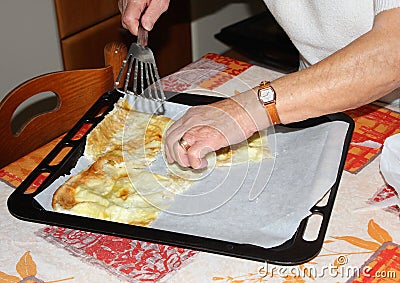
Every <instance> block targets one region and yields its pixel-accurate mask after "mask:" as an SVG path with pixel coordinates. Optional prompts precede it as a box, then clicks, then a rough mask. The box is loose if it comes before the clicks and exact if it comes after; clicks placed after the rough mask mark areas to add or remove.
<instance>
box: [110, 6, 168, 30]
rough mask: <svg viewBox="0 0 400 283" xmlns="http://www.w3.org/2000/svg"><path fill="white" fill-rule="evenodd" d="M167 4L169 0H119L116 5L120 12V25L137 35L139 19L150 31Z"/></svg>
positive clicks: (166, 7)
mask: <svg viewBox="0 0 400 283" xmlns="http://www.w3.org/2000/svg"><path fill="white" fill-rule="evenodd" d="M168 6H169V0H119V1H118V7H119V10H120V12H121V14H122V26H123V27H124V28H126V29H128V30H129V31H130V32H131V33H132V34H134V35H137V32H138V27H139V21H140V20H141V23H142V26H143V27H144V28H145V29H146V30H148V31H150V30H152V29H153V26H154V24H155V22H156V21H157V20H158V18H159V17H160V16H161V14H162V13H164V12H165V11H166V10H167V9H168Z"/></svg>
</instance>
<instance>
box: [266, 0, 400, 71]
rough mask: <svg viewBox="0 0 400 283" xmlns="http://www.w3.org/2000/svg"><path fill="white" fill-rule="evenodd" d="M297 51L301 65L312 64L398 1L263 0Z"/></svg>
mask: <svg viewBox="0 0 400 283" xmlns="http://www.w3.org/2000/svg"><path fill="white" fill-rule="evenodd" d="M264 2H265V4H266V5H267V7H268V9H269V10H270V11H271V13H272V14H273V15H274V17H275V19H276V20H277V22H278V23H279V24H280V25H281V26H282V28H283V29H284V30H285V32H286V33H287V34H288V36H289V38H290V39H291V40H292V42H293V44H294V45H295V46H296V48H297V49H298V50H299V52H300V58H301V61H300V68H301V69H302V68H305V67H308V66H310V65H313V64H315V63H317V62H319V61H321V60H322V59H324V58H326V57H327V56H329V55H331V54H332V53H334V52H336V51H337V50H339V49H341V48H343V47H345V46H346V45H348V44H349V43H350V42H352V41H353V40H355V39H357V38H358V37H360V36H361V35H363V34H364V33H366V32H368V31H370V30H371V28H372V25H373V22H374V17H375V15H377V14H379V13H380V12H382V11H384V10H388V9H392V8H397V7H400V0H334V1H332V0H264Z"/></svg>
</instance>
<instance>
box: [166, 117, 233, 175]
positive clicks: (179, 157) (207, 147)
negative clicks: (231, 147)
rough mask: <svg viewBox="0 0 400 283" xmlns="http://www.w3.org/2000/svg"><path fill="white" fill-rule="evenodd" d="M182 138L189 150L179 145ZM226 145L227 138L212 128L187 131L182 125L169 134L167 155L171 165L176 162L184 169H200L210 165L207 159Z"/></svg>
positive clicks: (198, 127)
mask: <svg viewBox="0 0 400 283" xmlns="http://www.w3.org/2000/svg"><path fill="white" fill-rule="evenodd" d="M178 122H179V121H178ZM173 126H174V125H173ZM181 138H183V139H184V140H185V141H186V142H187V144H188V145H189V146H190V148H189V149H188V150H185V149H184V148H183V147H182V145H181V144H180V143H179V140H180V139H181ZM226 144H227V140H226V138H225V137H224V136H223V135H222V134H221V133H220V132H219V131H218V130H217V129H214V128H212V127H210V126H196V127H194V128H191V129H186V128H185V126H184V125H180V126H178V127H176V128H175V129H173V130H172V131H170V132H169V134H167V137H166V142H165V149H166V150H165V154H166V156H167V161H168V162H169V163H173V162H175V161H176V162H177V163H178V164H179V165H181V166H183V167H192V168H194V169H199V168H204V167H206V166H207V165H208V164H207V160H206V158H205V157H206V155H207V154H208V153H209V152H213V151H216V150H218V149H220V148H221V147H223V146H226Z"/></svg>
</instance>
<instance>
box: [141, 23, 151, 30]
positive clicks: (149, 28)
mask: <svg viewBox="0 0 400 283" xmlns="http://www.w3.org/2000/svg"><path fill="white" fill-rule="evenodd" d="M142 26H143V27H144V28H145V29H146V30H147V31H151V29H152V28H153V25H152V24H150V23H148V22H144V23H142Z"/></svg>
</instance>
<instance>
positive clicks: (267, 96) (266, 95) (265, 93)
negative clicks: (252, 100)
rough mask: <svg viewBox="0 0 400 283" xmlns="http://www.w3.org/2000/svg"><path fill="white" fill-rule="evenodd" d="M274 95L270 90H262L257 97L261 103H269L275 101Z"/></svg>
mask: <svg viewBox="0 0 400 283" xmlns="http://www.w3.org/2000/svg"><path fill="white" fill-rule="evenodd" d="M274 94H275V93H274V91H273V90H272V89H271V88H264V89H261V90H260V92H259V97H260V100H261V101H262V102H263V103H270V102H273V101H274V100H275V97H274V96H275V95H274Z"/></svg>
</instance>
